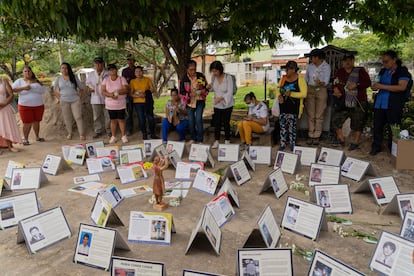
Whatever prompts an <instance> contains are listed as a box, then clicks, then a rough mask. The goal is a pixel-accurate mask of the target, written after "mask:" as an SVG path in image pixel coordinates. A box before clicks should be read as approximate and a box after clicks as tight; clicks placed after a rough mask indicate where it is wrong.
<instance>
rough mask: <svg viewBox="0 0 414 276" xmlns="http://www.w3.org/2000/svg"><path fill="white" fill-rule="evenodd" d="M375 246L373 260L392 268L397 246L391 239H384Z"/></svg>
mask: <svg viewBox="0 0 414 276" xmlns="http://www.w3.org/2000/svg"><path fill="white" fill-rule="evenodd" d="M379 246H380V247H378V248H377V256H376V258H375V261H376V262H377V263H380V264H382V265H384V266H386V267H388V268H392V266H393V264H394V261H395V251H397V246H396V245H395V243H393V242H391V241H386V242H384V243H383V244H382V246H381V245H379Z"/></svg>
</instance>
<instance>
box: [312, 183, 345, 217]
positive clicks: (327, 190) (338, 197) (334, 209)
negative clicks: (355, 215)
mask: <svg viewBox="0 0 414 276" xmlns="http://www.w3.org/2000/svg"><path fill="white" fill-rule="evenodd" d="M311 201H312V202H315V203H316V204H317V205H319V206H321V207H324V208H325V211H326V213H328V214H352V201H351V195H350V193H349V185H347V184H335V185H315V186H313V191H312V194H311Z"/></svg>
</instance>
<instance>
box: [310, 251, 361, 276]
mask: <svg viewBox="0 0 414 276" xmlns="http://www.w3.org/2000/svg"><path fill="white" fill-rule="evenodd" d="M308 275H311V276H317V275H343V276H345V275H347V276H364V275H365V274H363V273H362V272H359V271H358V270H356V269H354V268H352V267H350V266H349V265H347V264H345V263H343V262H341V261H339V260H337V259H335V258H333V257H331V256H329V255H328V254H326V253H324V252H322V251H319V250H315V254H314V256H313V260H312V264H311V267H310V269H309V272H308Z"/></svg>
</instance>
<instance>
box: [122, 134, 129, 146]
mask: <svg viewBox="0 0 414 276" xmlns="http://www.w3.org/2000/svg"><path fill="white" fill-rule="evenodd" d="M121 140H122V143H124V144H125V143H128V138H127V137H126V135H125V136H122V138H121Z"/></svg>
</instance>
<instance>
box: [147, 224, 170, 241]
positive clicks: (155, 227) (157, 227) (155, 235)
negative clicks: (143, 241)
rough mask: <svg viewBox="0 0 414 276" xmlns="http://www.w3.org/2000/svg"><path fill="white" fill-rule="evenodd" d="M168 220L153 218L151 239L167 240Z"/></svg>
mask: <svg viewBox="0 0 414 276" xmlns="http://www.w3.org/2000/svg"><path fill="white" fill-rule="evenodd" d="M166 225H167V222H166V221H162V220H153V221H152V229H151V240H158V241H163V240H165V230H166Z"/></svg>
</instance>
